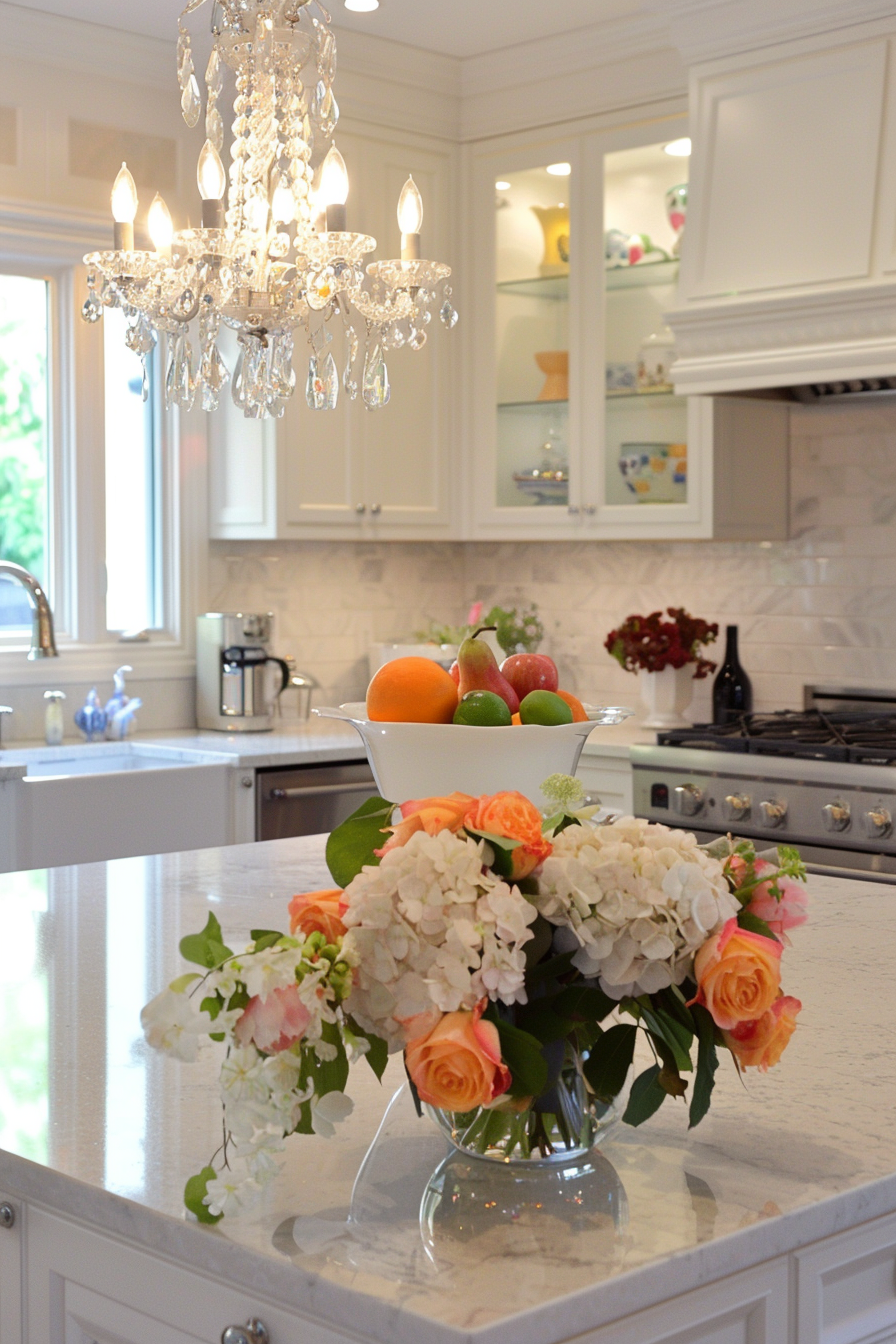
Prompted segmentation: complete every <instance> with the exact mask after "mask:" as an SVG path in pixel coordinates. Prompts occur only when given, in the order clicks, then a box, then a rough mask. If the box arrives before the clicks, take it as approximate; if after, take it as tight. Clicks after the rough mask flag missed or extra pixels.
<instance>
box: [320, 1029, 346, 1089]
mask: <svg viewBox="0 0 896 1344" xmlns="http://www.w3.org/2000/svg"><path fill="white" fill-rule="evenodd" d="M321 1037H322V1039H323V1040H325V1041H326V1042H327V1043H328V1044H329V1045H334V1046H335V1047H336V1058H335V1059H328V1060H320V1059H319V1060H317V1061H316V1063H315V1065H314V1067H313V1076H314V1091H315V1094H316V1095H317V1096H318V1097H325V1096H326V1095H327V1093H328V1092H344V1091H345V1085H346V1083H347V1082H348V1056H347V1055H346V1053H345V1044H344V1043H343V1040H342V1033H341V1031H340V1030H339V1027H338V1026H337V1024H336V1023H335V1022H324V1024H323V1026H322V1028H321Z"/></svg>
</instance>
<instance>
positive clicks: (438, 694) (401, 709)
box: [367, 658, 457, 723]
mask: <svg viewBox="0 0 896 1344" xmlns="http://www.w3.org/2000/svg"><path fill="white" fill-rule="evenodd" d="M456 709H457V686H456V685H455V682H454V678H453V677H451V676H450V675H449V673H447V672H446V671H445V669H444V667H439V665H438V663H434V662H433V660H432V659H431V658H396V659H394V660H393V661H392V662H391V663H384V664H383V666H382V667H381V668H380V669H379V671H378V672H377V673H376V675H375V676H374V678H373V681H371V683H370V685H369V686H368V687H367V717H368V718H369V719H372V720H374V721H375V722H377V723H450V722H451V720H452V719H453V718H454V711H455V710H456Z"/></svg>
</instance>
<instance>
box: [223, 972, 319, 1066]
mask: <svg viewBox="0 0 896 1344" xmlns="http://www.w3.org/2000/svg"><path fill="white" fill-rule="evenodd" d="M310 1020H311V1014H310V1013H309V1012H308V1009H307V1008H306V1007H305V1005H304V1003H303V1002H302V1000H301V998H300V997H299V990H298V986H297V985H287V987H286V988H285V989H272V990H271V992H270V994H269V995H268V996H267V998H266V999H265V1000H264V1001H262V1000H261V999H260V998H259V996H258V995H257V994H256V995H255V998H254V999H250V1000H249V1002H248V1003H247V1004H246V1009H245V1012H244V1013H243V1015H242V1017H240V1018H238V1019H237V1023H236V1026H235V1027H234V1029H233V1034H234V1036H235V1037H236V1039H237V1040H238V1041H239V1043H240V1045H243V1046H246V1045H254V1046H255V1048H256V1049H257V1050H261V1051H263V1052H264V1054H266V1055H276V1054H279V1053H280V1051H281V1050H288V1049H289V1047H290V1046H291V1045H293V1044H294V1042H296V1041H300V1040H301V1039H302V1037H303V1036H304V1034H305V1029H306V1027H307V1026H308V1023H309V1022H310Z"/></svg>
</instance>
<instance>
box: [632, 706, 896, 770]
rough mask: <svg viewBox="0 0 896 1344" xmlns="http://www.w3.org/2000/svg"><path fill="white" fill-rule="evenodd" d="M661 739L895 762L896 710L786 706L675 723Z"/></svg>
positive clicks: (711, 747)
mask: <svg viewBox="0 0 896 1344" xmlns="http://www.w3.org/2000/svg"><path fill="white" fill-rule="evenodd" d="M657 741H658V743H659V745H660V746H664V747H691V748H693V749H696V750H701V751H725V752H750V753H752V754H754V755H759V756H790V757H796V758H799V759H802V760H819V761H856V762H861V763H864V764H867V765H891V764H893V763H894V762H896V715H886V714H885V715H881V714H875V713H871V712H867V713H866V712H862V711H842V712H836V713H828V714H825V713H822V712H821V711H820V710H806V711H802V712H801V711H798V710H786V709H785V710H779V711H778V712H777V713H774V714H742V715H740V716H739V718H738V719H737V720H736V721H734V722H732V723H726V724H714V723H698V724H695V725H694V727H693V728H674V729H671V730H669V731H667V732H661V733H658V734H657Z"/></svg>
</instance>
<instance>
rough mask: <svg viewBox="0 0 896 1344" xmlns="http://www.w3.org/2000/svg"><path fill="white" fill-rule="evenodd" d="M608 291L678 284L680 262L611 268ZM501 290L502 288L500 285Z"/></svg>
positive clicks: (607, 277)
mask: <svg viewBox="0 0 896 1344" xmlns="http://www.w3.org/2000/svg"><path fill="white" fill-rule="evenodd" d="M605 274H606V285H607V289H636V288H638V287H640V286H642V285H643V286H647V285H674V284H677V283H678V261H677V260H675V259H674V258H673V259H672V260H670V261H645V262H639V263H638V264H637V265H635V266H610V267H608V268H607V270H606V272H605ZM498 288H499V289H500V288H501V286H500V285H499V286H498Z"/></svg>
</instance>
